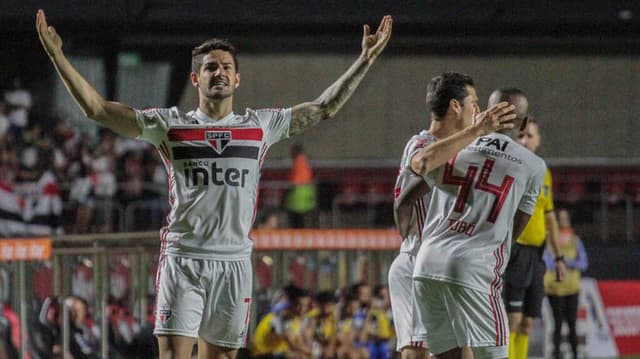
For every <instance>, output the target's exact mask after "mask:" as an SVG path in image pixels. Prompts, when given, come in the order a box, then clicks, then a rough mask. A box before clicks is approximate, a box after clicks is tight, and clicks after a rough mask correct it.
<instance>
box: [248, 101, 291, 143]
mask: <svg viewBox="0 0 640 359" xmlns="http://www.w3.org/2000/svg"><path fill="white" fill-rule="evenodd" d="M255 114H256V116H257V118H258V122H259V123H260V127H262V130H263V131H264V136H265V140H266V142H267V146H271V145H273V144H274V143H276V142H278V141H281V140H283V139H285V138H288V137H289V125H290V124H291V109H290V108H284V109H262V110H257V111H255Z"/></svg>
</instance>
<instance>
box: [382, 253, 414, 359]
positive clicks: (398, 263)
mask: <svg viewBox="0 0 640 359" xmlns="http://www.w3.org/2000/svg"><path fill="white" fill-rule="evenodd" d="M415 259H416V258H415V256H412V255H411V254H409V253H400V254H398V256H397V257H396V258H395V259H394V260H393V262H392V263H391V267H389V281H388V282H387V283H389V296H390V297H391V311H392V312H393V325H394V327H395V329H396V350H397V351H401V350H402V348H405V347H408V346H409V345H410V344H411V318H412V315H411V313H412V304H413V303H412V299H411V298H413V288H412V287H413V279H412V278H411V277H412V275H413V267H414V265H415Z"/></svg>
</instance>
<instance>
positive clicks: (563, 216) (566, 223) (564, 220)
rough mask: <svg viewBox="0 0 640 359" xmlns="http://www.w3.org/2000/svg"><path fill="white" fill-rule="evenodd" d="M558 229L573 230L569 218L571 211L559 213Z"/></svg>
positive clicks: (562, 210) (564, 210)
mask: <svg viewBox="0 0 640 359" xmlns="http://www.w3.org/2000/svg"><path fill="white" fill-rule="evenodd" d="M558 227H560V229H563V228H571V218H570V217H569V211H567V210H566V209H561V210H560V211H558Z"/></svg>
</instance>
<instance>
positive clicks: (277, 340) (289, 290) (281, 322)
mask: <svg viewBox="0 0 640 359" xmlns="http://www.w3.org/2000/svg"><path fill="white" fill-rule="evenodd" d="M282 293H283V295H281V296H280V297H278V298H277V300H276V302H275V303H274V305H273V307H272V308H271V312H270V313H269V314H267V315H266V316H264V318H262V320H260V322H259V323H258V325H257V326H256V329H255V331H254V333H253V338H252V345H251V350H252V355H253V357H256V358H269V359H271V358H282V359H284V358H310V356H311V348H310V347H304V346H302V345H300V343H301V341H300V340H299V335H300V333H301V332H302V321H301V317H300V316H301V311H302V305H301V299H302V298H303V297H304V295H305V292H304V290H302V289H301V288H298V287H295V286H293V285H288V286H286V287H285V288H283V290H282Z"/></svg>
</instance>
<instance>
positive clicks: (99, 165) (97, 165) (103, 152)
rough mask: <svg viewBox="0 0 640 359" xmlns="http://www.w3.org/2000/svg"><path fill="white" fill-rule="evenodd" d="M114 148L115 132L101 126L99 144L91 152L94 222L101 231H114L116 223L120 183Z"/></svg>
mask: <svg viewBox="0 0 640 359" xmlns="http://www.w3.org/2000/svg"><path fill="white" fill-rule="evenodd" d="M114 148H115V134H114V133H113V132H111V130H109V129H106V128H101V129H100V134H99V142H98V145H97V146H96V149H95V151H93V153H91V154H89V156H90V157H91V159H90V160H89V161H90V164H91V169H92V173H91V175H90V178H91V183H92V184H93V191H94V195H95V198H96V202H97V203H96V204H97V205H96V207H95V210H96V211H97V213H96V216H95V220H94V222H96V225H97V226H98V228H97V231H98V232H100V233H110V232H112V231H113V225H114V224H115V223H114V218H113V211H114V201H113V196H114V195H115V194H116V191H117V188H118V187H117V185H118V183H117V179H116V175H115V165H116V159H115V155H114V153H115V150H114ZM85 164H86V163H85Z"/></svg>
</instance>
